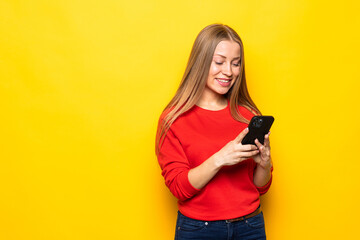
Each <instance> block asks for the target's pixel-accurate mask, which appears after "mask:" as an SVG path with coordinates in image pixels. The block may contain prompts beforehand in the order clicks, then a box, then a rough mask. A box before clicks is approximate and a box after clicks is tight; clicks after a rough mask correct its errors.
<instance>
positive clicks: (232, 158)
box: [213, 128, 260, 168]
mask: <svg viewBox="0 0 360 240" xmlns="http://www.w3.org/2000/svg"><path fill="white" fill-rule="evenodd" d="M248 131H249V129H248V128H245V129H244V130H243V131H242V132H241V133H240V134H239V135H238V136H237V137H236V138H235V139H234V140H233V141H230V142H229V143H228V144H226V145H225V146H224V147H223V148H222V149H221V150H220V151H218V152H217V153H215V154H214V155H213V157H214V161H215V165H216V166H217V167H219V168H221V167H223V166H231V165H235V164H238V163H240V162H242V161H244V160H246V159H248V158H252V157H255V156H256V155H259V154H260V151H259V150H258V148H257V147H256V146H255V145H252V144H246V145H242V144H241V141H242V139H243V138H244V137H245V135H246V134H247V133H248Z"/></svg>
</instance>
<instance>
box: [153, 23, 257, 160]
mask: <svg viewBox="0 0 360 240" xmlns="http://www.w3.org/2000/svg"><path fill="white" fill-rule="evenodd" d="M224 40H229V41H234V42H237V43H238V44H239V45H240V74H239V76H238V78H237V79H236V80H235V83H234V85H233V86H232V88H231V89H230V90H229V91H228V92H227V93H226V95H225V96H226V98H227V99H228V101H229V103H230V111H231V115H232V117H233V118H234V119H235V120H237V121H240V122H244V123H249V120H248V119H246V118H244V117H243V116H242V115H241V114H240V112H239V110H238V106H239V105H240V106H243V107H245V108H247V109H249V110H250V111H252V112H253V113H254V114H256V115H260V114H261V113H260V111H259V109H258V108H257V107H256V105H255V103H254V102H253V101H252V99H251V97H250V95H249V92H248V90H247V85H246V78H245V63H244V47H243V44H242V41H241V39H240V37H239V35H238V34H237V33H236V32H235V31H234V30H233V29H232V28H230V27H229V26H227V25H223V24H212V25H209V26H207V27H205V28H204V29H203V30H201V31H200V33H199V34H198V36H197V37H196V39H195V42H194V45H193V47H192V50H191V53H190V57H189V60H188V63H187V66H186V69H185V73H184V75H183V77H182V80H181V83H180V86H179V88H178V90H177V91H176V93H175V96H174V97H173V98H172V99H171V101H170V103H169V104H168V105H167V106H166V107H165V109H164V111H163V115H162V117H161V118H160V122H159V126H158V131H157V136H156V154H158V153H159V151H160V147H161V144H162V142H163V140H164V137H165V135H166V133H167V131H168V130H169V128H170V126H171V125H172V124H173V122H174V121H175V120H176V119H177V118H178V117H179V116H180V115H181V114H183V113H184V112H186V111H188V110H189V109H191V108H192V107H193V106H194V105H195V104H196V103H197V102H198V101H199V100H200V97H201V95H202V93H203V91H204V88H205V85H206V81H207V78H208V74H209V69H210V65H211V62H212V60H213V55H214V52H215V48H216V47H217V45H218V44H219V43H220V42H221V41H224Z"/></svg>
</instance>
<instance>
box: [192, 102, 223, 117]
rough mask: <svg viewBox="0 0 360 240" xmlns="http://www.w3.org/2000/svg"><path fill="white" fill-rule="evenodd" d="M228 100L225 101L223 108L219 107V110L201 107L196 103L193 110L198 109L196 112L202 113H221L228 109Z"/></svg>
mask: <svg viewBox="0 0 360 240" xmlns="http://www.w3.org/2000/svg"><path fill="white" fill-rule="evenodd" d="M229 105H230V103H229V101H228V102H227V105H226V107H224V108H223V109H219V110H210V109H205V108H202V107H199V106H198V105H196V104H195V105H194V110H196V111H198V112H203V113H210V114H219V113H223V112H226V111H227V110H228V109H229Z"/></svg>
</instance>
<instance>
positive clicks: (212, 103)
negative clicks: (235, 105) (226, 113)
mask: <svg viewBox="0 0 360 240" xmlns="http://www.w3.org/2000/svg"><path fill="white" fill-rule="evenodd" d="M227 104H228V101H227V99H226V97H225V96H224V95H218V94H216V95H215V94H203V95H202V96H201V98H200V100H199V101H198V102H197V103H196V105H197V106H199V107H201V108H204V109H208V110H214V111H216V110H221V109H224V108H225V107H226V106H227Z"/></svg>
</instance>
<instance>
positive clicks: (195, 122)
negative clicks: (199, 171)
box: [158, 104, 272, 221]
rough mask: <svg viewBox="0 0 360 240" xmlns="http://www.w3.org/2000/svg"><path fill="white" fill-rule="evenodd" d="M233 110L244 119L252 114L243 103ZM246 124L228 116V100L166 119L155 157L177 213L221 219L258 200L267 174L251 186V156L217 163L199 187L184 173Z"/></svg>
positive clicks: (251, 208) (248, 208) (250, 209)
mask: <svg viewBox="0 0 360 240" xmlns="http://www.w3.org/2000/svg"><path fill="white" fill-rule="evenodd" d="M228 105H229V104H228ZM239 110H240V113H241V114H242V116H244V117H245V118H246V119H249V120H250V119H251V117H252V116H253V114H252V113H251V112H250V111H248V110H247V109H246V108H244V107H239ZM246 127H247V124H245V123H241V122H238V121H236V120H234V119H233V118H232V116H231V114H230V108H229V106H228V107H226V108H225V109H223V110H219V111H210V110H206V109H203V108H200V107H198V106H194V107H193V108H192V109H190V110H189V111H188V112H186V113H184V114H182V115H181V116H180V117H179V118H178V119H176V121H175V122H174V123H173V124H172V126H171V127H170V129H169V131H168V132H167V134H166V136H165V138H164V142H163V144H162V146H161V149H160V152H159V154H158V161H159V164H160V167H161V169H162V175H163V176H164V178H165V184H166V186H167V187H168V188H169V189H170V191H171V192H172V193H173V194H174V196H175V197H176V198H178V199H179V201H178V207H179V211H180V212H181V213H182V214H184V215H185V216H188V217H190V218H194V219H198V220H207V221H212V220H224V219H231V218H237V217H240V216H244V215H247V214H249V213H251V212H253V211H255V210H256V208H257V207H258V206H259V204H260V198H259V196H260V195H262V194H264V193H266V192H267V191H268V189H269V187H270V185H271V180H272V178H271V179H270V181H269V182H268V183H267V184H266V185H265V186H263V187H261V188H258V187H256V186H255V184H254V182H253V175H254V169H255V168H256V163H255V162H254V160H253V159H248V160H245V161H243V162H241V163H239V164H237V165H234V166H226V167H223V168H222V169H220V171H219V172H218V173H217V174H216V175H215V176H214V178H213V179H211V180H210V182H209V183H208V184H207V185H206V186H205V187H203V188H202V189H196V188H194V187H193V186H192V185H191V184H190V182H189V179H188V172H189V170H190V169H192V168H194V167H196V166H198V165H200V164H201V163H202V162H204V161H205V160H206V159H208V158H209V157H211V156H212V155H213V154H214V153H216V152H217V151H219V150H220V149H221V148H222V147H223V146H225V145H226V144H227V143H228V142H230V141H232V140H234V139H235V138H236V136H237V135H238V134H239V133H240V132H241V131H242V130H243V129H245V128H246Z"/></svg>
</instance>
